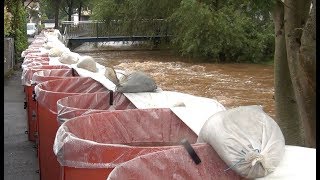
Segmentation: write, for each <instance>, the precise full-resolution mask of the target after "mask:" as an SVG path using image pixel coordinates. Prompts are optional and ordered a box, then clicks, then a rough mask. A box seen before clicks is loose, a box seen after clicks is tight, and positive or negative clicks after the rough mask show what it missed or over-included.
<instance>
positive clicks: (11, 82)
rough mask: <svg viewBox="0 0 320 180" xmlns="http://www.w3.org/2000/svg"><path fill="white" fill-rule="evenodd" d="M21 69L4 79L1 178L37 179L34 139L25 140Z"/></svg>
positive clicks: (13, 179) (6, 179) (8, 179)
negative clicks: (2, 162)
mask: <svg viewBox="0 0 320 180" xmlns="http://www.w3.org/2000/svg"><path fill="white" fill-rule="evenodd" d="M20 77H21V70H18V71H15V73H14V74H13V75H12V76H11V77H10V78H9V79H7V80H4V179H5V180H22V179H23V180H38V179H39V174H37V173H36V170H38V169H39V168H38V162H37V156H36V149H35V148H34V147H33V146H34V143H32V142H29V141H28V136H27V134H25V131H26V130H27V117H26V110H25V109H23V105H24V101H25V100H24V92H23V86H22V85H21V79H20Z"/></svg>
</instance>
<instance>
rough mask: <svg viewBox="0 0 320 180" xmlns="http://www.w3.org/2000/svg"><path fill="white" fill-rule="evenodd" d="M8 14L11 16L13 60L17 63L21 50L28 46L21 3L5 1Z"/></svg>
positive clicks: (25, 22) (25, 14)
mask: <svg viewBox="0 0 320 180" xmlns="http://www.w3.org/2000/svg"><path fill="white" fill-rule="evenodd" d="M5 5H7V7H8V10H9V12H10V13H11V14H12V24H11V26H12V32H11V35H10V36H12V37H14V44H15V59H16V61H18V59H20V55H21V53H22V51H23V50H25V49H26V48H27V46H28V38H27V12H26V10H25V8H24V5H23V3H22V2H21V1H9V0H7V1H5ZM9 7H10V8H9Z"/></svg>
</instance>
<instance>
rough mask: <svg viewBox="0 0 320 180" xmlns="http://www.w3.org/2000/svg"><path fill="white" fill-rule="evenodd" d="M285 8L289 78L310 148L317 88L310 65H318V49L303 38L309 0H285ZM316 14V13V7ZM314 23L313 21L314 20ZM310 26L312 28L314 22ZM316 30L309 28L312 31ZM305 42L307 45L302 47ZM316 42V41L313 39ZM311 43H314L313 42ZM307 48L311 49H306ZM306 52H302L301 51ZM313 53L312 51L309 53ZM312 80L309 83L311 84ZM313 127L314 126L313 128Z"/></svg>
mask: <svg viewBox="0 0 320 180" xmlns="http://www.w3.org/2000/svg"><path fill="white" fill-rule="evenodd" d="M284 3H285V4H286V6H285V7H284V19H285V25H284V29H285V40H286V49H287V59H288V64H289V71H290V77H291V80H292V85H293V89H294V94H295V99H296V102H297V106H298V110H299V111H298V112H299V118H300V122H301V123H302V125H303V129H304V138H305V143H306V144H305V145H306V146H307V147H315V145H316V142H315V121H316V119H315V98H316V96H315V89H313V87H312V86H313V85H315V82H312V77H310V74H311V76H312V74H313V73H312V72H311V73H309V72H307V71H310V69H311V70H312V69H313V67H310V66H311V65H314V64H315V56H314V55H315V49H314V50H313V48H311V49H310V47H309V44H307V42H308V43H309V41H310V38H309V37H308V36H310V35H304V37H303V40H302V39H301V36H302V34H303V31H306V29H308V28H306V29H304V26H305V24H306V21H307V18H308V15H309V11H310V3H311V1H310V0H285V2H284ZM313 7H314V11H315V6H313ZM311 21H312V20H311ZM308 22H309V26H312V25H311V24H312V22H310V20H309V21H308ZM312 30H313V29H312V28H311V29H309V31H312ZM304 34H305V33H304ZM302 41H304V44H301V43H302ZM313 41H315V40H313ZM313 41H311V42H313ZM306 46H308V47H306ZM301 48H302V49H304V51H303V52H301V51H300V50H301ZM309 50H310V52H309ZM309 81H310V82H309ZM312 125H313V127H311V126H312Z"/></svg>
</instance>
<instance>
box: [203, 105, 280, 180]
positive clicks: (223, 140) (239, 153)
mask: <svg viewBox="0 0 320 180" xmlns="http://www.w3.org/2000/svg"><path fill="white" fill-rule="evenodd" d="M198 142H207V143H208V144H210V145H211V146H212V147H213V148H214V150H215V151H216V152H217V153H218V154H219V156H220V157H221V158H222V159H223V160H224V162H226V164H227V165H228V166H229V167H230V168H231V169H233V170H234V171H236V172H237V173H239V174H240V175H241V176H243V177H246V178H250V179H251V178H258V177H264V176H266V175H268V174H270V173H271V172H273V171H274V170H275V169H276V167H277V166H278V164H279V163H280V161H281V160H282V158H283V155H284V152H285V141H284V137H283V134H282V132H281V130H280V128H279V126H278V125H277V123H276V122H275V121H274V120H273V119H272V118H271V117H270V116H268V115H267V114H266V113H265V112H264V111H263V110H262V107H261V106H242V107H238V108H233V109H229V110H226V111H221V112H218V113H216V114H214V115H213V116H211V117H210V118H209V119H208V120H207V121H206V123H205V124H204V125H203V127H202V128H201V131H200V134H199V137H198Z"/></svg>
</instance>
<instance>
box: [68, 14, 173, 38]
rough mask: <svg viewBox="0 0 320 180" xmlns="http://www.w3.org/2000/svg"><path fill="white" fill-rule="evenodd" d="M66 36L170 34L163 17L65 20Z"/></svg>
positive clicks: (150, 35)
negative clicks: (151, 18) (148, 18)
mask: <svg viewBox="0 0 320 180" xmlns="http://www.w3.org/2000/svg"><path fill="white" fill-rule="evenodd" d="M62 30H63V34H64V36H65V37H66V38H67V39H69V38H72V37H81V36H82V37H110V36H149V37H152V36H168V35H170V32H169V28H168V23H167V21H166V20H163V19H154V20H130V21H125V20H112V21H109V22H103V21H79V22H73V21H63V22H62Z"/></svg>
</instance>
